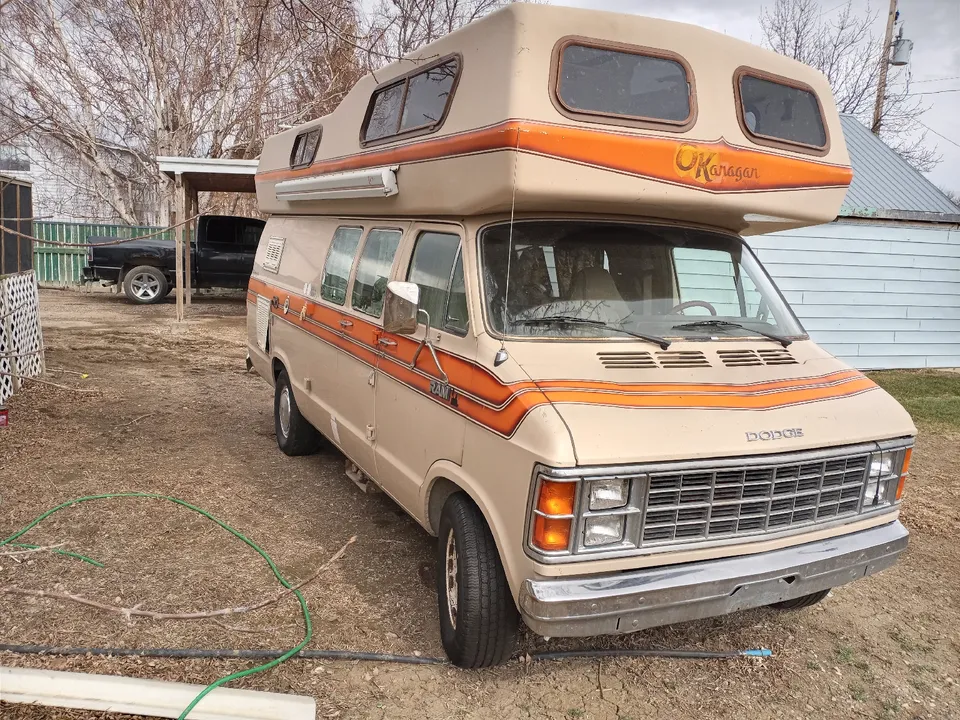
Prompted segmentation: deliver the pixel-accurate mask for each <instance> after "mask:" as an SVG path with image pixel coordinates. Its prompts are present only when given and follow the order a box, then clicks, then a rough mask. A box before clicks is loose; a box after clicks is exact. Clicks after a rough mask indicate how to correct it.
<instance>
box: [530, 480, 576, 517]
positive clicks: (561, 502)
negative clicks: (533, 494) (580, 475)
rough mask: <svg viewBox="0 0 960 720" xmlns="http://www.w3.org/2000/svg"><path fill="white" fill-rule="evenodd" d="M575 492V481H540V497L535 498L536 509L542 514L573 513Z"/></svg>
mask: <svg viewBox="0 0 960 720" xmlns="http://www.w3.org/2000/svg"><path fill="white" fill-rule="evenodd" d="M576 494H577V483H575V482H554V481H553V480H541V481H540V497H538V498H537V510H539V511H540V512H542V513H543V514H544V515H573V501H574V499H575V498H576Z"/></svg>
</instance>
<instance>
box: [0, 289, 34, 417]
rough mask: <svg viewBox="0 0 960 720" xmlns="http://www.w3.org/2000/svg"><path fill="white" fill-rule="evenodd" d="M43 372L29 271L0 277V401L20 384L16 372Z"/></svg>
mask: <svg viewBox="0 0 960 720" xmlns="http://www.w3.org/2000/svg"><path fill="white" fill-rule="evenodd" d="M42 374H43V335H42V333H41V330H40V297H39V295H38V294H37V279H36V277H35V276H34V274H33V272H32V271H29V272H25V273H18V274H17V275H10V276H8V277H5V278H3V279H0V405H2V404H3V403H5V402H6V401H7V399H8V398H9V397H10V396H11V395H13V393H14V391H15V390H17V388H18V387H19V382H18V381H17V376H21V377H37V376H38V375H42Z"/></svg>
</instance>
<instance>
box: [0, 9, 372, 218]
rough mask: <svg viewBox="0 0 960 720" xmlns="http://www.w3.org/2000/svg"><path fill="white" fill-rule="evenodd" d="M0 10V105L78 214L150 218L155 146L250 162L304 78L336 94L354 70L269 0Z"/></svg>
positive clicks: (295, 106)
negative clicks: (80, 208) (77, 203)
mask: <svg viewBox="0 0 960 720" xmlns="http://www.w3.org/2000/svg"><path fill="white" fill-rule="evenodd" d="M304 7H307V8H310V9H311V10H312V11H313V12H314V13H317V14H321V15H323V14H328V13H329V10H330V8H329V7H328V4H327V3H325V2H324V1H323V0H304ZM349 7H350V6H348V8H349ZM335 10H337V11H340V9H338V8H335ZM2 12H3V18H2V22H0V59H2V60H3V65H4V67H5V71H4V77H3V81H2V83H0V114H2V115H3V118H4V120H5V121H6V124H7V125H10V126H12V127H13V129H14V130H18V129H29V130H30V132H29V135H30V137H31V138H32V139H33V143H32V144H33V146H34V153H35V154H36V155H39V156H40V157H41V158H42V159H43V164H44V165H45V166H46V169H47V171H48V172H51V173H54V174H56V175H57V177H58V180H60V181H61V185H62V186H63V187H64V189H65V192H67V193H70V194H71V195H72V196H73V197H74V198H75V199H77V198H82V199H83V200H84V201H86V202H87V203H88V204H89V206H90V208H91V210H90V212H89V213H88V214H87V217H88V219H106V218H107V217H109V218H116V219H120V220H122V221H123V222H127V223H142V222H145V221H153V222H156V220H157V219H158V217H157V208H158V202H157V200H158V197H159V196H160V194H161V193H162V192H163V191H164V187H163V185H162V182H161V180H160V178H159V175H158V172H157V168H156V164H155V157H156V156H157V155H194V156H200V157H232V158H253V157H256V156H257V154H258V153H259V152H260V148H261V146H262V142H263V139H264V137H265V136H267V135H269V134H271V133H275V132H277V130H278V129H279V127H280V126H282V125H283V124H285V123H288V122H290V121H291V119H294V121H295V119H296V118H297V116H298V113H299V112H300V110H301V107H302V105H303V95H304V89H305V87H306V86H307V84H309V85H310V86H311V88H312V92H313V93H314V94H313V97H321V98H322V97H326V96H327V95H329V93H330V90H331V88H332V89H333V92H334V95H336V93H337V92H339V84H338V83H339V80H338V78H339V77H340V76H342V75H345V74H346V75H349V74H350V72H351V71H350V68H351V67H353V66H356V65H357V63H356V61H352V60H351V58H350V57H349V55H347V56H344V55H343V53H342V51H341V49H340V48H338V47H337V46H335V45H331V44H330V43H329V42H328V38H327V37H325V36H322V35H316V34H304V31H303V28H301V27H298V26H297V23H296V22H295V20H296V18H294V17H292V16H291V15H290V14H289V13H288V12H287V11H286V10H285V9H284V8H283V7H281V6H280V4H279V3H275V4H273V5H271V4H270V3H269V2H266V1H265V2H264V3H263V4H262V5H257V4H250V3H245V2H240V0H189V1H188V2H181V1H180V0H100V1H99V2H97V3H88V2H83V3H76V2H71V1H70V0H17V1H16V2H13V3H9V4H7V5H6V6H5V7H3V9H2ZM333 21H334V22H337V23H342V22H345V21H352V22H355V19H354V18H353V17H352V16H349V17H346V16H343V15H342V13H341V16H338V17H337V18H334V20H333ZM296 33H299V34H296ZM292 35H293V37H291V36H292ZM333 66H337V72H336V73H328V74H326V75H324V72H325V69H329V68H331V67H333ZM305 69H306V70H305ZM305 73H309V74H305ZM99 216H103V217H102V218H101V217H99Z"/></svg>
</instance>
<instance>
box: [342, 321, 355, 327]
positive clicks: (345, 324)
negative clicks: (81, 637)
mask: <svg viewBox="0 0 960 720" xmlns="http://www.w3.org/2000/svg"><path fill="white" fill-rule="evenodd" d="M340 327H342V328H352V327H353V323H352V322H350V321H349V320H341V321H340Z"/></svg>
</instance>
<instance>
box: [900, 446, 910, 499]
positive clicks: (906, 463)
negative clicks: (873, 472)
mask: <svg viewBox="0 0 960 720" xmlns="http://www.w3.org/2000/svg"><path fill="white" fill-rule="evenodd" d="M912 457H913V448H912V447H910V448H907V449H906V451H905V452H904V453H903V468H902V469H901V470H900V482H899V483H897V500H899V499H900V498H901V497H903V486H904V484H905V483H906V481H907V475H908V474H909V472H910V458H912Z"/></svg>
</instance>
